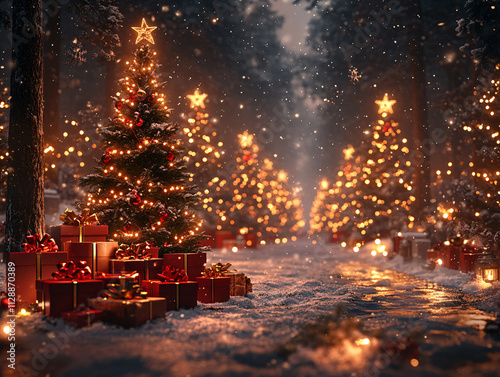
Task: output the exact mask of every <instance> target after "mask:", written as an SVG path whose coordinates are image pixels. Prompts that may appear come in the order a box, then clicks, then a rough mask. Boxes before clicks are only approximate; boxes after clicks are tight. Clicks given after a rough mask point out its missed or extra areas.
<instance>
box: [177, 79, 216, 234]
mask: <svg viewBox="0 0 500 377" xmlns="http://www.w3.org/2000/svg"><path fill="white" fill-rule="evenodd" d="M187 98H188V99H189V100H190V101H191V109H192V110H193V112H192V113H190V114H188V117H187V124H186V125H185V126H184V127H182V131H181V132H180V139H181V141H182V142H183V143H184V145H185V147H186V149H187V157H186V166H187V168H188V171H189V172H191V173H192V176H191V177H190V178H189V181H190V182H194V183H195V184H196V186H197V187H198V189H199V193H198V194H199V195H200V197H201V198H202V201H203V209H204V211H203V212H201V214H200V216H201V218H202V219H203V220H204V224H205V226H208V227H210V228H213V229H215V228H216V226H217V219H218V216H217V213H216V207H217V205H216V204H217V203H214V200H213V199H214V197H215V196H217V193H216V192H215V191H213V190H212V189H215V188H214V187H213V185H211V184H210V183H211V182H212V180H213V179H214V178H215V177H218V176H219V173H220V171H221V170H222V167H223V156H224V154H225V151H224V150H223V149H222V148H223V143H222V141H217V131H216V129H215V127H214V126H213V124H212V123H211V122H210V119H209V114H208V112H207V111H206V110H205V108H206V107H205V100H206V98H207V94H205V93H200V91H199V90H198V89H197V90H196V91H195V92H194V93H193V94H190V95H188V96H187Z"/></svg>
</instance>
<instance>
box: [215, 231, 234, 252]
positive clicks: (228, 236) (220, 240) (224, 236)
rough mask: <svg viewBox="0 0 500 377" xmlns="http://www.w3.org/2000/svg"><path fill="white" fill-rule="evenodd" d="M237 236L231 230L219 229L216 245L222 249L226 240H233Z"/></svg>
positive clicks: (216, 234) (216, 233)
mask: <svg viewBox="0 0 500 377" xmlns="http://www.w3.org/2000/svg"><path fill="white" fill-rule="evenodd" d="M234 238H235V237H234V236H233V234H232V233H231V232H230V231H229V230H218V231H217V232H215V242H214V243H215V247H216V248H217V249H222V247H223V244H224V241H225V240H232V239H234Z"/></svg>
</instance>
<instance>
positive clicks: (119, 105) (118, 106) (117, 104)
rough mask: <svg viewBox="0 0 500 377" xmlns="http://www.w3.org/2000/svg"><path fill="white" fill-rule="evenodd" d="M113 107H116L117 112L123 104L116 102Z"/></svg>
mask: <svg viewBox="0 0 500 377" xmlns="http://www.w3.org/2000/svg"><path fill="white" fill-rule="evenodd" d="M115 106H116V108H117V109H118V110H121V109H122V108H123V103H122V102H117V103H116V105H115Z"/></svg>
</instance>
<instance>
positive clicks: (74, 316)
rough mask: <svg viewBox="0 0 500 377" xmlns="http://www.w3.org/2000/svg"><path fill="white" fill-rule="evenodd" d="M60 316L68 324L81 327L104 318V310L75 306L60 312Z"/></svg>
mask: <svg viewBox="0 0 500 377" xmlns="http://www.w3.org/2000/svg"><path fill="white" fill-rule="evenodd" d="M62 318H63V319H64V321H65V322H66V323H68V324H69V325H71V326H74V327H76V328H82V327H87V326H90V325H92V324H93V323H96V322H99V321H102V320H103V318H104V312H103V311H102V310H94V309H90V308H88V307H87V308H84V309H78V308H77V309H75V310H73V311H71V312H64V313H62Z"/></svg>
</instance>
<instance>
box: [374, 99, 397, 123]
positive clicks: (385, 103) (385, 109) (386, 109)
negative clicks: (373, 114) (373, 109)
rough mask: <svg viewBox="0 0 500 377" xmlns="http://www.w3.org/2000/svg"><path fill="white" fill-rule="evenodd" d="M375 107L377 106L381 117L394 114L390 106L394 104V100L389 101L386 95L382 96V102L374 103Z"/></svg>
mask: <svg viewBox="0 0 500 377" xmlns="http://www.w3.org/2000/svg"><path fill="white" fill-rule="evenodd" d="M375 103H376V104H377V105H379V109H378V113H379V114H382V117H383V118H385V117H386V116H387V114H394V111H393V110H392V105H394V104H395V103H396V100H391V101H389V97H388V96H387V93H385V95H384V99H383V100H382V101H375Z"/></svg>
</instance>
